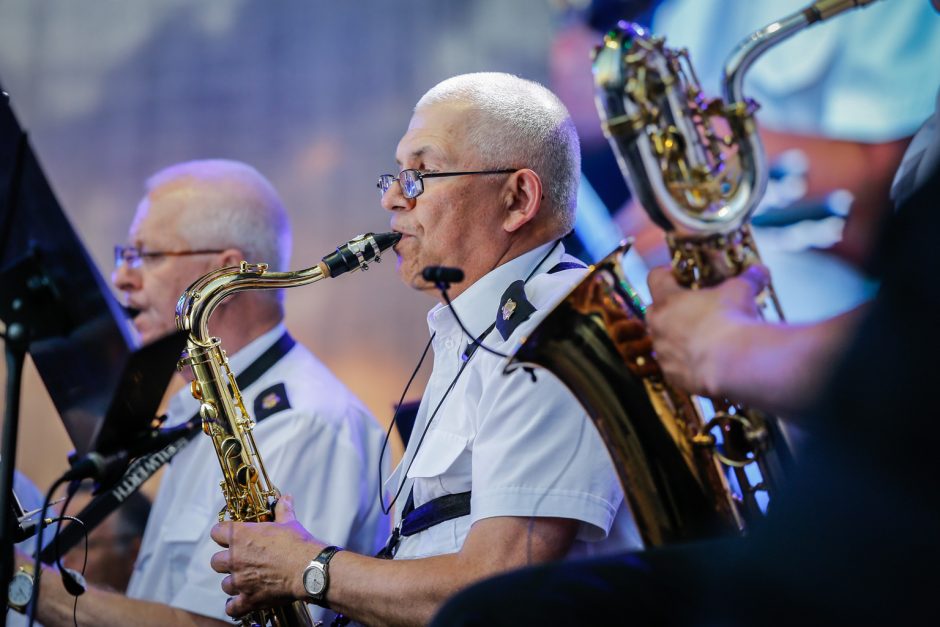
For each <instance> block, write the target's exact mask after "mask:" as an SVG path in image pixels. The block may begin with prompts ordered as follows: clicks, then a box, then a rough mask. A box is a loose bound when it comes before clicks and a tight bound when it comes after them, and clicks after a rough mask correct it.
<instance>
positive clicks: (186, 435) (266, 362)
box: [40, 331, 297, 564]
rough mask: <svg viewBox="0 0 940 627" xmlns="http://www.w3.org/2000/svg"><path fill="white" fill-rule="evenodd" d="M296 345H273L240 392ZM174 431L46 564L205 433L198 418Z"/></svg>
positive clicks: (100, 499) (243, 377)
mask: <svg viewBox="0 0 940 627" xmlns="http://www.w3.org/2000/svg"><path fill="white" fill-rule="evenodd" d="M296 344H297V342H296V341H295V340H294V338H292V337H291V336H290V333H288V332H287V331H285V332H284V333H283V335H281V337H279V338H278V340H277V341H276V342H274V344H272V345H271V346H270V347H268V349H267V350H265V351H264V352H263V353H261V355H260V356H258V358H257V359H255V360H254V361H253V362H251V363H250V364H249V365H248V367H247V368H245V370H244V371H242V373H241V374H240V375H237V376H236V377H235V382H236V383H237V384H238V387H239V389H242V390H244V389H245V388H247V387H248V386H250V385H252V384H253V383H254V382H255V381H257V380H258V379H260V378H261V376H262V375H264V373H266V372H267V371H268V370H270V369H271V367H273V366H274V364H276V363H277V362H278V361H280V360H281V358H282V357H284V356H285V355H287V353H289V352H290V350H291V349H292V348H294V346H295V345H296ZM263 419H264V416H260V417H259V418H257V419H256V422H260V421H261V420H263ZM172 429H173V430H174V431H176V432H178V433H179V437H178V438H175V439H173V440H172V441H171V442H170V443H169V444H167V445H166V446H164V447H163V448H161V449H160V450H158V451H156V452H154V453H150V454H148V455H143V456H141V457H138V458H137V459H135V460H134V461H133V462H131V464H130V465H129V466H128V467H127V470H125V471H124V474H123V475H121V478H120V479H119V480H118V481H117V483H116V484H115V485H114V486H113V487H112V488H109V489H108V490H105V491H104V492H102V493H101V494H99V495H98V496H96V497H95V498H94V499H92V501H91V502H90V503H89V504H88V505H86V506H85V508H84V509H83V510H82V511H81V512H79V513H78V514H76V517H77V518H78V519H79V520H81V521H82V522H83V523H84V524H85V528H84V530H82V528H81V525H74V524H70V525H68V526H67V527H66V528H65V529H63V530H62V532H61V533H60V534H59V536H58V541H57V542H56V541H55V539H53V541H51V542H49V544H47V545H46V546H45V547H44V548H43V550H42V554H41V556H40V557H41V559H42V561H43V562H44V563H46V564H51V563H52V562H54V561H55V559H56V554H57V553H61V554H64V553H65V552H67V551H68V550H69V549H71V548H72V547H74V546H75V545H77V544H78V543H79V542H80V541H81V540H82V538H83V537H84V534H85V533H91V530H92V529H94V528H95V527H96V526H98V524H100V523H101V521H102V520H104V519H105V518H107V517H108V515H110V514H111V512H113V511H114V510H116V509H117V508H118V507H120V505H121V503H123V502H124V501H125V499H127V497H129V496H130V495H131V494H133V493H134V492H137V490H139V489H140V487H141V486H142V485H143V484H144V483H145V482H146V481H147V480H148V479H150V477H152V476H153V475H154V474H156V472H157V471H158V470H159V469H160V468H162V467H163V466H164V465H165V464H167V463H169V462H170V460H172V459H173V458H174V457H175V456H176V455H177V453H179V452H180V451H181V450H183V449H184V448H186V445H187V444H189V443H190V442H191V441H192V440H193V439H194V438H195V437H196V435H197V434H199V433H200V432H201V431H202V422H201V419H200V418H199V414H198V413H197V414H195V415H194V416H192V417H191V418H190V419H189V420H187V421H186V422H185V423H183V424H182V425H180V426H178V427H173V428H172ZM167 431H169V430H167Z"/></svg>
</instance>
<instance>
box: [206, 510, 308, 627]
mask: <svg viewBox="0 0 940 627" xmlns="http://www.w3.org/2000/svg"><path fill="white" fill-rule="evenodd" d="M274 516H275V521H276V522H265V523H249V522H231V521H225V522H221V523H219V524H217V525H216V526H214V527H213V528H212V532H211V535H212V539H213V540H215V542H216V543H217V544H219V546H221V547H223V548H224V549H225V550H223V551H220V552H218V553H216V554H215V555H213V556H212V559H211V561H210V564H211V566H212V568H213V570H215V571H216V572H219V573H224V574H226V575H227V576H226V577H225V579H223V580H222V590H224V591H225V593H226V594H228V595H229V596H230V598H229V600H228V601H227V602H226V604H225V613H226V614H228V615H229V616H232V617H233V618H238V617H239V616H242V615H244V614H246V613H248V612H251V611H253V610H257V609H262V608H268V607H272V606H275V605H282V604H285V603H290V602H293V601H296V600H306V591H305V590H304V588H303V581H302V578H301V573H303V571H304V569H305V568H306V567H307V565H308V564H309V563H310V560H312V559H313V558H314V557H316V556H317V555H318V554H319V553H320V551H321V550H322V549H323V548H324V547H325V545H324V544H323V543H322V542H320V541H319V540H317V539H316V538H314V537H313V536H312V535H311V534H310V532H309V531H307V530H306V529H304V528H303V526H302V525H301V524H300V523H299V522H297V519H296V517H295V516H294V501H293V499H292V498H291V497H290V495H283V496H282V497H281V499H280V500H279V501H278V503H277V507H275V510H274Z"/></svg>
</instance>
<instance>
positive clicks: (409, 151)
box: [395, 102, 469, 165]
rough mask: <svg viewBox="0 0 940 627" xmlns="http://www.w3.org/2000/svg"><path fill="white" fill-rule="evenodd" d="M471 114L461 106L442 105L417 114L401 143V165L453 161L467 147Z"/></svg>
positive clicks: (415, 113) (397, 154) (452, 104)
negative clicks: (465, 144)
mask: <svg viewBox="0 0 940 627" xmlns="http://www.w3.org/2000/svg"><path fill="white" fill-rule="evenodd" d="M468 114H469V111H468V110H467V107H466V106H464V105H462V104H460V103H449V102H448V103H439V104H434V105H428V106H425V107H422V108H420V109H418V110H417V111H415V112H414V115H412V116H411V121H410V122H409V124H408V130H407V131H406V132H405V135H404V136H403V137H402V139H401V141H400V142H399V143H398V149H397V151H396V154H395V157H396V161H397V162H398V164H399V165H402V164H404V163H414V162H416V161H425V160H439V161H440V160H443V161H447V160H453V159H455V158H456V157H457V156H458V153H459V154H463V153H465V152H466V147H465V146H464V143H465V141H464V140H465V137H466V129H467V126H468V124H469V115H468Z"/></svg>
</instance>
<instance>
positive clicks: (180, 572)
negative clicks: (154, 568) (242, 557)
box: [156, 507, 221, 594]
mask: <svg viewBox="0 0 940 627" xmlns="http://www.w3.org/2000/svg"><path fill="white" fill-rule="evenodd" d="M217 520H218V516H217V515H216V512H212V511H210V509H209V508H207V507H188V508H186V509H185V510H183V511H181V512H179V513H178V514H176V515H175V516H174V517H173V520H172V521H168V522H167V523H165V524H164V526H163V529H162V533H161V534H160V539H161V542H160V544H161V547H160V548H159V549H157V550H158V551H160V552H161V554H160V555H157V556H156V557H157V558H158V559H159V560H160V561H165V563H166V565H167V572H168V576H169V577H170V580H171V584H170V587H171V589H172V590H173V591H174V594H175V593H176V592H178V591H179V590H180V589H181V588H182V586H183V585H185V581H186V577H187V573H188V571H189V569H190V566H191V564H192V561H193V560H194V559H199V557H197V555H196V553H197V550H196V549H197V547H199V546H200V545H202V544H205V543H211V542H212V540H211V539H210V538H209V530H210V529H211V527H212V525H213V524H214V523H215V522H216V521H217ZM213 546H214V544H213ZM219 550H221V549H219ZM203 566H204V568H205V569H207V570H208V569H209V568H210V567H209V564H208V562H206V563H205V564H204V565H203Z"/></svg>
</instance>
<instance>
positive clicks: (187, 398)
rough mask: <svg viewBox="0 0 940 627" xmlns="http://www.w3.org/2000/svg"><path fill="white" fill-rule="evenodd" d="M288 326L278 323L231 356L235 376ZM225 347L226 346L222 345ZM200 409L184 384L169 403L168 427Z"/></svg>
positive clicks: (229, 360) (186, 418)
mask: <svg viewBox="0 0 940 627" xmlns="http://www.w3.org/2000/svg"><path fill="white" fill-rule="evenodd" d="M286 330H287V329H286V327H285V326H284V323H283V322H279V323H278V324H276V325H275V326H274V327H273V328H272V329H271V330H270V331H266V332H265V333H263V334H262V335H259V336H258V337H256V338H255V339H253V340H252V341H251V342H249V343H248V344H246V345H245V346H244V347H243V348H242V349H241V350H240V351H238V352H237V353H235V354H234V355H232V356H231V357H229V359H228V363H229V368H231V370H232V372H234V373H235V376H238V374H239V373H240V372H241V371H242V370H244V369H245V368H247V367H248V366H249V365H251V363H252V362H253V361H254V360H256V359H257V358H258V357H260V356H261V354H262V353H263V352H264V351H266V350H268V348H270V347H271V346H272V345H273V344H274V343H275V342H276V341H277V340H278V339H279V338H280V337H281V336H282V335H283V334H284V333H285V332H286ZM222 348H223V349H224V348H225V346H222ZM198 410H199V403H198V402H197V401H196V399H194V398H193V395H192V393H191V392H190V389H189V386H188V385H187V386H184V387H183V389H181V390H180V391H179V392H177V393H176V394H174V395H173V398H171V399H170V402H169V404H168V405H167V415H168V419H167V424H166V425H165V426H167V427H173V426H176V425H178V424H182V423H183V421H185V420H189V418H190V417H191V416H193V415H194V414H195V413H196V412H197V411H198Z"/></svg>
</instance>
